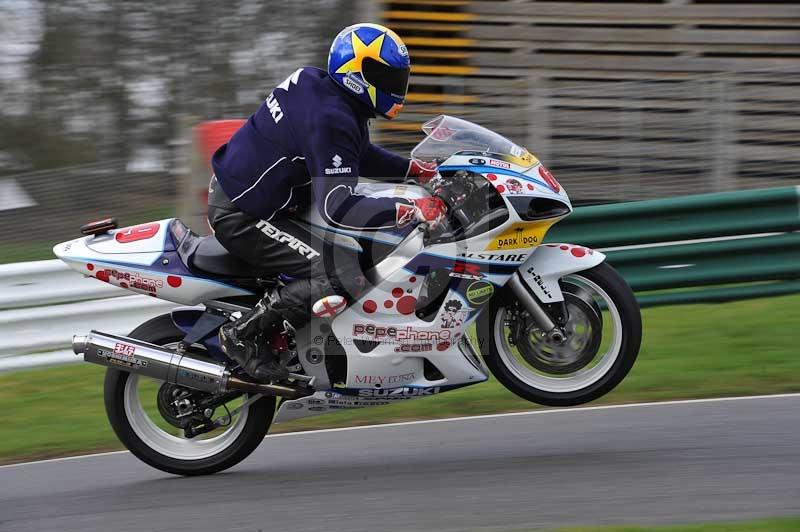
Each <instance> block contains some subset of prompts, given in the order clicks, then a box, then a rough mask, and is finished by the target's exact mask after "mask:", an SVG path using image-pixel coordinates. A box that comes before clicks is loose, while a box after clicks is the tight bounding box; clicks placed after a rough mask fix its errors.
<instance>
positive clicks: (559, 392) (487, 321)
mask: <svg viewBox="0 0 800 532" xmlns="http://www.w3.org/2000/svg"><path fill="white" fill-rule="evenodd" d="M560 285H561V289H562V292H563V293H564V303H565V305H566V309H567V312H568V315H569V319H568V321H567V322H566V323H565V324H563V328H562V330H563V332H564V333H565V334H564V335H563V336H564V337H563V338H558V339H557V341H554V340H550V339H549V337H548V336H547V335H546V334H545V331H542V330H541V329H540V328H539V327H538V325H537V324H536V323H535V321H534V320H533V319H532V318H531V317H530V316H529V315H528V313H527V311H525V309H524V308H523V307H522V305H521V304H520V303H519V302H517V301H516V300H515V298H514V297H513V296H511V295H509V296H507V297H506V299H505V302H502V301H500V300H499V299H497V300H494V301H492V303H491V304H490V306H489V308H488V309H486V312H484V313H482V314H481V317H480V318H479V322H478V334H479V345H480V346H481V351H482V353H483V358H484V361H485V362H486V365H487V367H488V368H489V370H490V371H491V372H492V375H494V376H495V378H497V380H499V381H500V382H501V383H502V384H503V385H504V386H505V387H506V388H508V389H509V390H510V391H512V392H513V393H515V394H516V395H518V396H520V397H522V398H523V399H526V400H528V401H532V402H534V403H539V404H542V405H547V406H574V405H579V404H584V403H587V402H589V401H593V400H595V399H597V398H599V397H602V396H603V395H605V394H607V393H608V392H610V391H611V390H612V389H614V387H616V386H617V385H618V384H619V383H620V382H622V380H623V379H624V378H625V376H626V375H627V374H628V372H629V371H630V370H631V368H632V367H633V364H634V362H635V361H636V357H637V356H638V354H639V347H640V344H641V339H642V321H641V313H640V311H639V305H638V303H637V302H636V298H635V297H634V295H633V292H632V291H631V289H630V287H629V286H628V284H627V283H626V282H625V280H624V279H622V277H621V276H620V275H619V274H618V273H617V272H616V270H614V268H612V267H611V266H610V265H608V264H606V263H601V264H599V265H597V266H595V267H594V268H591V269H589V270H585V271H581V272H577V273H574V274H570V275H568V276H566V277H564V278H563V279H561V281H560ZM509 298H510V299H509Z"/></svg>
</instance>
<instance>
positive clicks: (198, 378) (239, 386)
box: [72, 331, 313, 399]
mask: <svg viewBox="0 0 800 532" xmlns="http://www.w3.org/2000/svg"><path fill="white" fill-rule="evenodd" d="M72 351H73V352H75V354H76V355H81V354H82V355H83V360H85V361H86V362H91V363H93V364H99V365H101V366H108V367H112V368H117V369H121V370H123V371H128V372H130V373H136V374H138V375H143V376H145V377H151V378H153V379H158V380H162V381H166V382H170V383H173V384H177V385H179V386H185V387H187V388H192V389H195V390H200V391H203V392H208V393H213V394H217V393H223V392H229V391H242V392H247V393H253V394H261V395H276V396H279V397H285V398H287V399H299V398H301V397H305V396H307V395H311V393H313V392H312V391H306V390H305V389H303V388H299V387H297V388H295V387H291V386H281V385H277V384H262V383H258V382H251V381H247V380H244V379H241V378H239V377H236V376H234V375H231V373H230V371H229V370H228V369H227V368H226V367H225V366H224V365H223V364H220V363H218V362H214V361H209V360H201V359H198V358H194V357H191V356H189V355H187V354H185V353H180V352H178V351H173V350H170V349H165V348H163V347H161V346H157V345H153V344H149V343H147V342H142V341H141V340H134V339H133V338H128V337H125V336H115V335H113V334H106V333H101V332H98V331H92V332H91V333H89V334H88V335H86V336H73V337H72Z"/></svg>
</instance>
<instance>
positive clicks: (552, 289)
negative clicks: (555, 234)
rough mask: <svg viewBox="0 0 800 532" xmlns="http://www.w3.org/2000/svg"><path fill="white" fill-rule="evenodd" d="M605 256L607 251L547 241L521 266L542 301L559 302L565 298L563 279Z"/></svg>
mask: <svg viewBox="0 0 800 532" xmlns="http://www.w3.org/2000/svg"><path fill="white" fill-rule="evenodd" d="M605 259H606V256H605V255H604V254H603V253H600V252H599V251H596V250H593V249H589V248H586V247H583V246H576V245H574V244H544V245H542V246H539V247H537V248H536V249H534V250H533V252H532V253H531V255H530V257H529V258H528V259H527V260H526V261H525V263H524V264H523V265H522V266H521V267H520V268H519V275H520V277H521V278H522V281H523V282H524V283H525V284H526V285H528V287H529V288H530V289H531V291H533V293H534V294H535V295H536V296H537V297H538V298H539V300H540V301H541V302H542V303H557V302H561V301H564V295H563V293H562V292H561V287H560V286H559V284H558V280H559V279H561V278H562V277H563V276H565V275H567V274H570V273H575V272H579V271H582V270H588V269H589V268H593V267H595V266H597V265H598V264H600V263H601V262H603V261H604V260H605Z"/></svg>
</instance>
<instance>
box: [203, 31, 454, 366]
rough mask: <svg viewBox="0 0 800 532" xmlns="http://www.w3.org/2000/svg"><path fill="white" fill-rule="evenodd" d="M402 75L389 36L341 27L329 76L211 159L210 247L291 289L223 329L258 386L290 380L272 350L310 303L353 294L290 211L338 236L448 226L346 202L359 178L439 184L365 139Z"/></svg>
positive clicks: (288, 91)
mask: <svg viewBox="0 0 800 532" xmlns="http://www.w3.org/2000/svg"><path fill="white" fill-rule="evenodd" d="M409 71H410V61H409V57H408V51H407V49H406V47H405V45H404V44H403V42H402V40H401V39H400V37H399V36H397V34H395V33H394V32H393V31H391V30H389V29H388V28H385V27H383V26H380V25H378V24H356V25H354V26H350V27H348V28H345V29H344V30H343V31H342V32H340V33H339V35H338V36H337V37H336V39H335V40H334V42H333V44H332V46H331V51H330V55H329V58H328V69H327V71H323V70H319V69H316V68H312V67H305V68H300V69H298V70H296V71H295V72H294V73H293V74H291V75H290V76H289V77H288V78H286V80H284V81H283V82H282V83H280V84H279V85H278V86H277V87H276V88H275V89H273V91H272V92H271V93H270V94H269V96H268V97H267V99H266V100H265V102H264V103H263V104H262V105H261V107H260V108H259V109H258V110H257V111H256V112H255V113H254V114H253V115H252V116H251V117H250V118H249V119H248V120H247V122H246V123H245V124H244V125H243V126H242V127H241V128H240V129H239V130H238V131H237V132H236V133H235V134H234V135H233V137H231V139H230V140H229V141H228V143H227V144H225V145H223V146H222V147H220V148H219V149H218V150H217V152H216V153H215V154H214V156H213V159H212V166H213V169H214V177H212V180H211V185H210V187H209V200H208V204H209V213H208V217H209V223H210V225H211V227H212V228H213V230H214V234H215V236H216V237H217V239H218V240H219V241H220V242H221V243H222V245H223V246H225V248H227V249H228V251H229V252H230V253H232V254H233V255H235V256H236V257H238V258H239V259H241V260H243V261H245V262H248V263H249V264H251V265H252V266H253V268H254V270H255V271H257V272H258V273H259V274H260V275H278V274H281V273H282V274H284V275H289V276H291V277H292V278H294V280H293V281H292V282H289V283H288V284H287V285H286V286H284V287H282V288H280V289H279V290H273V291H270V292H268V293H267V294H266V295H265V296H264V298H263V299H262V300H261V301H260V302H259V303H258V304H257V305H256V306H255V307H254V309H253V310H252V311H250V312H248V313H246V314H245V315H243V316H242V317H241V318H240V319H239V320H237V321H235V322H230V323H228V324H226V325H224V326H223V327H222V328H221V329H220V344H221V346H222V349H223V351H225V353H226V354H227V355H228V356H230V357H231V358H233V359H234V360H236V361H237V362H238V363H239V364H240V365H241V367H242V368H243V369H244V371H246V372H247V373H248V374H250V375H251V376H253V377H254V378H256V379H258V380H260V381H276V380H281V379H283V378H286V377H287V376H288V370H287V368H286V366H285V360H281V358H280V357H277V356H275V353H274V352H273V348H272V347H270V345H272V346H276V345H281V344H282V342H281V336H282V335H285V334H286V332H287V330H288V329H290V328H298V327H300V326H302V325H304V324H305V323H306V322H307V321H308V319H309V318H310V313H311V305H312V304H313V303H314V302H315V301H317V300H318V299H320V298H322V297H325V296H328V295H332V294H339V295H343V296H351V297H352V296H354V295H356V294H353V293H352V292H353V290H352V288H350V287H347V288H345V287H344V286H343V284H342V282H341V281H340V280H339V279H340V278H341V277H342V276H336V275H334V276H330V275H328V274H329V273H330V272H326V271H325V264H324V261H323V257H322V248H323V245H322V242H321V240H320V239H319V237H318V236H317V235H316V234H314V233H312V232H311V231H309V230H308V228H307V227H306V226H305V225H301V224H299V223H297V222H296V221H295V220H294V218H293V213H294V212H295V211H296V210H297V209H298V208H300V207H302V206H304V205H305V204H308V203H311V202H313V203H315V204H316V208H317V209H318V211H319V214H320V216H321V217H322V219H323V220H324V221H325V222H326V223H328V224H329V225H331V226H333V227H334V228H337V227H338V228H343V229H363V230H377V229H386V228H391V227H395V226H403V225H406V224H408V223H411V222H413V221H415V220H416V221H430V222H434V223H436V222H438V221H440V220H441V219H442V218H443V216H444V213H445V206H444V204H443V202H442V201H441V200H440V199H439V198H436V197H432V198H424V199H421V200H413V201H412V200H407V199H405V198H401V197H397V198H393V197H382V198H373V197H367V196H363V195H359V194H357V193H355V192H354V187H355V185H356V184H357V182H358V178H359V177H362V176H363V177H371V178H377V179H382V180H390V181H392V180H394V181H404V180H406V179H416V180H417V181H420V182H425V181H427V180H429V179H430V178H431V177H433V175H435V169H434V167H433V166H431V165H427V164H425V163H421V162H418V161H415V160H409V159H407V158H405V157H401V156H399V155H396V154H393V153H391V152H389V151H386V150H384V149H383V148H380V147H379V146H376V145H374V144H372V143H370V140H369V132H368V129H367V126H368V120H369V119H370V118H373V117H375V116H376V114H377V115H381V116H383V117H385V118H388V119H391V118H394V117H395V116H396V115H397V113H398V111H399V110H400V109H401V108H402V106H403V102H404V100H405V96H406V91H407V88H408V77H409ZM339 266H341V264H339V263H337V268H339ZM353 273H354V272H347V273H346V275H347V276H348V277H352V276H353ZM359 275H360V272H358V273H357V274H356V277H358V276H359ZM287 325H289V326H290V327H287ZM284 338H285V336H284Z"/></svg>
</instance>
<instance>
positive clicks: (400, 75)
mask: <svg viewBox="0 0 800 532" xmlns="http://www.w3.org/2000/svg"><path fill="white" fill-rule="evenodd" d="M361 69H362V70H361V72H362V75H363V76H364V81H366V82H367V83H369V84H370V85H373V86H375V87H376V88H377V89H378V90H381V91H383V92H386V93H389V94H391V95H392V96H395V97H397V98H405V97H406V92H408V74H409V69H407V68H394V67H391V66H389V65H384V64H383V63H381V62H379V61H376V60H374V59H372V58H371V57H365V58H364V62H363V63H361Z"/></svg>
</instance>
